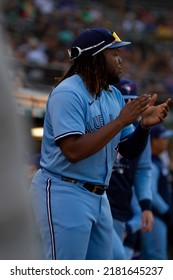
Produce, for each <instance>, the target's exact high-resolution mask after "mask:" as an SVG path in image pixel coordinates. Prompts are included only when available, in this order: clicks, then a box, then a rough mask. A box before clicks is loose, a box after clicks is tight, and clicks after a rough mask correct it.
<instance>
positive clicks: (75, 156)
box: [31, 28, 171, 260]
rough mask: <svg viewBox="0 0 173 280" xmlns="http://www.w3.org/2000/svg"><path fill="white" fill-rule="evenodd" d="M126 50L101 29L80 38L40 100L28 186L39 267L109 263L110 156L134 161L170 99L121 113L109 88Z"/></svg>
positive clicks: (143, 100)
mask: <svg viewBox="0 0 173 280" xmlns="http://www.w3.org/2000/svg"><path fill="white" fill-rule="evenodd" d="M129 44H130V43H129V42H123V41H121V40H120V38H119V37H118V36H117V35H116V33H115V32H110V31H109V30H107V29H105V28H94V29H87V30H85V31H83V32H82V33H81V34H79V36H77V38H76V39H75V40H74V41H73V43H72V45H71V48H70V50H69V57H70V60H71V62H72V64H71V67H70V68H69V70H68V71H67V73H66V74H65V75H64V76H63V77H62V78H61V79H60V80H59V81H58V83H57V85H56V86H55V88H54V89H53V91H52V93H51V94H50V96H49V98H48V101H47V105H46V114H45V119H44V135H43V139H42V148H41V161H40V164H41V169H40V170H39V171H38V172H37V173H36V174H35V176H34V178H33V181H32V186H31V199H32V203H33V207H34V211H35V215H36V220H37V223H38V226H39V228H40V233H41V236H42V240H43V244H44V249H45V254H46V258H47V259H66V260H67V259H68V260H70V259H80V260H83V259H112V258H113V252H112V248H113V234H114V231H113V222H112V216H111V212H110V206H109V202H108V199H107V196H106V192H105V190H106V188H107V187H108V185H109V180H110V176H111V173H112V167H113V163H114V161H115V156H116V153H117V150H118V152H119V153H120V154H122V155H123V156H124V157H127V158H131V159H132V158H135V157H136V156H137V155H138V154H139V153H141V151H142V150H143V149H144V147H145V146H146V143H147V141H148V135H149V129H150V127H151V126H153V125H155V124H157V123H160V122H162V121H163V119H164V118H165V117H166V116H167V114H168V110H169V103H170V101H171V100H170V99H167V100H166V101H165V102H164V103H162V104H160V105H157V106H155V105H154V104H155V102H156V100H157V95H156V94H154V95H153V96H152V97H151V96H150V95H146V94H144V95H142V96H140V97H138V98H136V99H135V100H133V101H131V102H129V103H128V104H127V105H126V106H125V102H124V99H123V96H122V95H121V93H120V92H119V91H118V90H117V89H116V88H115V87H114V86H112V81H115V80H116V79H117V82H118V80H119V76H120V75H121V73H122V59H121V57H120V52H119V49H120V48H121V47H123V46H127V45H129ZM140 115H142V119H141V121H140V124H139V126H138V127H137V128H136V130H134V127H133V125H131V123H133V122H134V121H135V120H136V119H137V118H138V117H139V116H140ZM122 140H124V141H122Z"/></svg>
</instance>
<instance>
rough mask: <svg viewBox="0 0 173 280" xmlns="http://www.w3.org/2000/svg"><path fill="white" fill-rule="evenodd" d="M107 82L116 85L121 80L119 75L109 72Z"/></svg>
mask: <svg viewBox="0 0 173 280" xmlns="http://www.w3.org/2000/svg"><path fill="white" fill-rule="evenodd" d="M107 82H108V84H109V85H116V84H118V83H119V82H120V77H119V76H118V75H113V74H112V73H108V75H107Z"/></svg>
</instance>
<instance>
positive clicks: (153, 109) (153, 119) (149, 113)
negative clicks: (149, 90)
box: [141, 94, 171, 129]
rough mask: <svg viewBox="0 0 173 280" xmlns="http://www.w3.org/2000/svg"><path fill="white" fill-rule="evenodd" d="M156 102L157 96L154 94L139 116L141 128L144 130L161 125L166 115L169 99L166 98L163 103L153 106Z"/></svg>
mask: <svg viewBox="0 0 173 280" xmlns="http://www.w3.org/2000/svg"><path fill="white" fill-rule="evenodd" d="M156 100H157V94H154V95H153V96H152V97H151V99H150V102H149V104H148V106H147V107H146V110H145V111H143V113H142V115H141V116H142V119H141V126H142V128H144V129H149V128H150V127H152V126H154V125H156V124H159V123H161V122H162V121H163V120H164V118H166V117H167V115H168V112H169V105H170V103H171V99H170V98H168V99H167V100H166V101H165V102H164V103H161V104H159V105H157V106H154V104H155V102H156Z"/></svg>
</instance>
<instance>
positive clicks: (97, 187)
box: [92, 185, 104, 193]
mask: <svg viewBox="0 0 173 280" xmlns="http://www.w3.org/2000/svg"><path fill="white" fill-rule="evenodd" d="M97 191H103V192H104V189H103V187H100V186H97V185H95V186H94V188H93V190H92V192H93V193H97Z"/></svg>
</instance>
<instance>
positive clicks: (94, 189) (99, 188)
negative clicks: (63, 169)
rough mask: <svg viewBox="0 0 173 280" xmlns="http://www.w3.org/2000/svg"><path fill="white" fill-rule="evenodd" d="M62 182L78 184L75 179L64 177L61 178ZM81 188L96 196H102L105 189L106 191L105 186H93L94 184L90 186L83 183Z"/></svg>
mask: <svg viewBox="0 0 173 280" xmlns="http://www.w3.org/2000/svg"><path fill="white" fill-rule="evenodd" d="M62 180H63V181H66V182H70V183H74V184H76V183H77V182H78V180H76V179H72V178H67V177H64V176H62ZM83 187H84V188H85V189H87V190H88V191H90V192H92V193H95V194H98V195H102V194H104V192H105V189H106V188H105V186H102V185H94V184H90V183H84V184H83Z"/></svg>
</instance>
